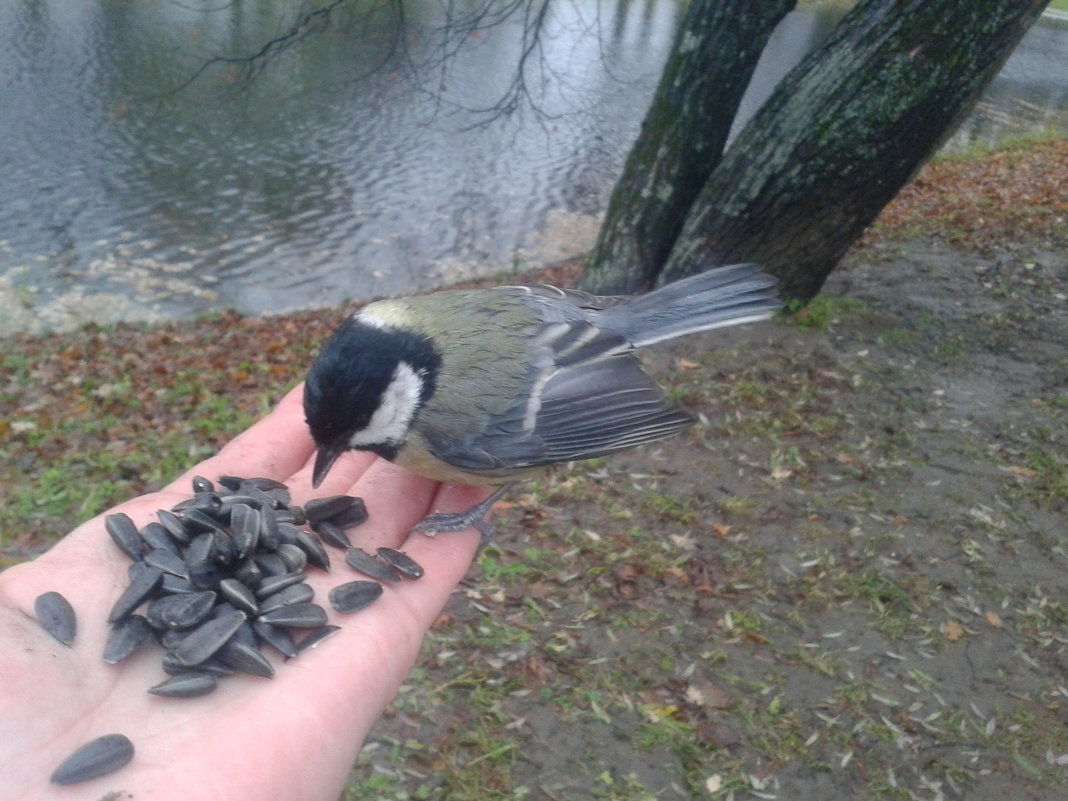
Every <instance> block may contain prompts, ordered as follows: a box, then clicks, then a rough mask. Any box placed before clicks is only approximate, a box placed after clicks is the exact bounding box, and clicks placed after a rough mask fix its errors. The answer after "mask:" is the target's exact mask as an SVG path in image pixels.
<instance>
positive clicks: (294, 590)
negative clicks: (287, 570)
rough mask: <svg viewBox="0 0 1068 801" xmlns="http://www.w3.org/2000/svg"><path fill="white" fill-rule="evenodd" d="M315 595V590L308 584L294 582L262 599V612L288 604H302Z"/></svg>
mask: <svg viewBox="0 0 1068 801" xmlns="http://www.w3.org/2000/svg"><path fill="white" fill-rule="evenodd" d="M314 597H315V590H313V589H312V588H311V587H310V586H308V585H307V584H293V585H291V586H289V587H286V588H284V589H282V590H279V591H278V592H276V593H274V594H273V595H268V596H267V597H266V598H264V599H263V600H261V601H260V614H261V615H262V614H263V613H265V612H270V611H271V610H272V609H277V608H278V607H280V606H286V605H287V604H302V603H306V602H308V601H310V600H311V599H312V598H314Z"/></svg>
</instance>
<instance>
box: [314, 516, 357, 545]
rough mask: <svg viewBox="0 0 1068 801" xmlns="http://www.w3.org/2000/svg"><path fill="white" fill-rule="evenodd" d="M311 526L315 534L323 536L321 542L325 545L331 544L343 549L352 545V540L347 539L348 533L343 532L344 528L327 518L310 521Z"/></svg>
mask: <svg viewBox="0 0 1068 801" xmlns="http://www.w3.org/2000/svg"><path fill="white" fill-rule="evenodd" d="M311 527H312V529H313V530H314V531H315V533H316V534H318V535H319V536H320V537H322V538H323V542H325V543H326V544H327V545H333V546H334V547H335V548H342V549H345V550H348V549H349V548H351V547H352V542H351V540H349V535H348V534H346V533H345V529H343V528H341V526H339V525H337V524H335V523H331V522H330V521H329V520H320V521H319V522H318V523H312V524H311Z"/></svg>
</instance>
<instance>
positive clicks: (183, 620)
mask: <svg viewBox="0 0 1068 801" xmlns="http://www.w3.org/2000/svg"><path fill="white" fill-rule="evenodd" d="M215 597H216V596H215V593H214V592H212V591H211V590H204V591H202V592H194V593H188V594H184V593H183V594H182V595H165V596H163V597H162V598H157V599H156V600H154V601H153V602H152V603H150V604H149V605H148V608H147V609H146V610H145V618H146V619H147V620H148V622H149V624H150V625H151V626H152V628H155V629H190V628H192V627H193V626H195V625H196V624H197V623H199V622H200V621H202V620H203V619H204V618H206V617H207V616H208V615H209V614H210V613H211V608H212V607H213V606H214V605H215Z"/></svg>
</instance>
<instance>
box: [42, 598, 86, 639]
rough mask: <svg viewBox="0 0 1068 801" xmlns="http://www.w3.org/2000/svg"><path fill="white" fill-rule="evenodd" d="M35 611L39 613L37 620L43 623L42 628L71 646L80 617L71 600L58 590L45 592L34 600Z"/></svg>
mask: <svg viewBox="0 0 1068 801" xmlns="http://www.w3.org/2000/svg"><path fill="white" fill-rule="evenodd" d="M33 611H34V612H35V613H36V614H37V622H38V623H40V624H41V628H43V629H44V630H45V631H47V632H48V633H49V634H51V635H52V636H53V637H55V638H56V639H57V640H58V641H59V642H60V643H62V644H63V645H68V646H69V645H70V644H71V643H72V642H74V635H75V633H76V632H77V630H78V619H77V617H76V616H75V614H74V607H73V606H71V605H70V601H68V600H67V599H66V598H64V597H63V596H62V595H60V594H59V593H58V592H55V591H52V592H45V593H42V594H40V595H38V596H37V598H36V600H34V602H33Z"/></svg>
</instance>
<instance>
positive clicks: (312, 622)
mask: <svg viewBox="0 0 1068 801" xmlns="http://www.w3.org/2000/svg"><path fill="white" fill-rule="evenodd" d="M259 620H262V621H263V622H264V623H270V624H271V625H272V626H285V627H286V628H294V629H314V628H318V627H319V626H324V625H326V620H327V617H326V610H325V609H323V608H322V607H321V606H319V605H318V604H313V603H301V604H286V605H285V606H280V607H278V608H277V609H272V610H271V611H270V612H265V613H263V614H262V615H260V616H259Z"/></svg>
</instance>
